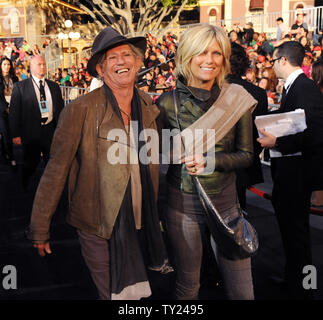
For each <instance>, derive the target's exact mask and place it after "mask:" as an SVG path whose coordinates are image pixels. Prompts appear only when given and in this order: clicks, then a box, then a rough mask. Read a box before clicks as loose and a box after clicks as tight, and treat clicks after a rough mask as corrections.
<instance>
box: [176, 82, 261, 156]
mask: <svg viewBox="0 0 323 320" xmlns="http://www.w3.org/2000/svg"><path fill="white" fill-rule="evenodd" d="M257 103H258V102H257V100H255V99H254V98H253V97H252V96H251V95H250V94H249V93H248V92H247V91H246V90H245V89H244V88H243V87H242V86H240V85H237V84H229V83H225V84H224V85H223V87H222V89H221V92H220V95H219V97H218V99H217V100H216V101H215V102H214V104H213V105H212V106H211V108H210V109H209V110H208V111H207V112H206V113H205V114H204V115H203V116H201V117H200V118H199V119H198V120H196V121H195V122H194V123H193V124H191V125H190V126H189V127H188V128H186V129H184V130H183V131H182V132H181V133H180V134H178V135H177V136H175V137H174V146H179V145H181V148H177V147H175V148H174V149H173V151H174V154H173V156H174V157H173V159H181V160H183V159H184V157H185V155H192V154H194V153H205V152H207V151H208V150H210V149H211V148H212V147H214V145H215V144H216V143H217V142H219V141H220V140H221V139H222V138H223V137H224V136H225V135H226V134H227V133H228V132H229V131H230V130H231V129H232V128H233V127H234V125H235V124H236V123H237V122H238V121H239V119H240V118H241V117H242V116H243V115H244V114H245V113H246V112H247V111H248V110H249V111H250V113H252V112H253V110H254V109H255V108H256V106H257ZM210 129H211V130H210ZM180 136H182V137H183V138H184V141H185V150H184V148H183V146H182V144H181V139H180ZM196 147H198V150H199V152H196ZM194 148H195V152H194ZM176 150H178V151H179V150H181V152H180V154H178V152H176ZM200 151H201V152H200Z"/></svg>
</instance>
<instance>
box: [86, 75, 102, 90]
mask: <svg viewBox="0 0 323 320" xmlns="http://www.w3.org/2000/svg"><path fill="white" fill-rule="evenodd" d="M102 86H103V81H102V80H100V79H98V78H93V79H92V81H91V84H90V91H89V92H91V91H93V90H94V89H96V88H100V87H102Z"/></svg>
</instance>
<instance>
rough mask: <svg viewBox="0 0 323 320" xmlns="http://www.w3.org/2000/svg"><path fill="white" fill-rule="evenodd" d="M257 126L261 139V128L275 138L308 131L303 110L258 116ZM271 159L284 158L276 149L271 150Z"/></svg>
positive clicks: (298, 153)
mask: <svg viewBox="0 0 323 320" xmlns="http://www.w3.org/2000/svg"><path fill="white" fill-rule="evenodd" d="M255 124H256V127H257V129H258V134H259V137H260V138H262V137H263V135H262V134H261V133H260V132H259V128H263V129H265V131H267V132H269V133H270V134H272V135H274V136H275V137H282V136H288V135H290V134H295V133H298V132H302V131H304V130H305V129H306V121H305V112H304V110H303V109H296V110H295V111H291V112H285V113H277V114H269V115H265V116H258V117H256V119H255ZM269 152H270V157H272V158H275V157H282V156H283V155H282V154H281V152H279V151H278V150H275V149H270V151H269ZM300 154H301V152H297V153H293V154H288V155H284V156H295V155H300Z"/></svg>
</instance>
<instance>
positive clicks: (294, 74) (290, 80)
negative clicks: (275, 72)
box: [284, 68, 304, 90]
mask: <svg viewBox="0 0 323 320" xmlns="http://www.w3.org/2000/svg"><path fill="white" fill-rule="evenodd" d="M302 73H304V72H303V70H302V69H301V68H299V69H297V70H295V71H293V72H292V73H291V74H290V75H289V76H288V77H287V79H286V81H285V84H284V87H285V89H286V90H288V88H289V87H290V86H291V85H292V83H293V82H294V81H295V80H296V78H297V77H298V76H299V75H300V74H302Z"/></svg>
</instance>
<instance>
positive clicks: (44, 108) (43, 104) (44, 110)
mask: <svg viewBox="0 0 323 320" xmlns="http://www.w3.org/2000/svg"><path fill="white" fill-rule="evenodd" d="M38 105H39V110H40V113H41V116H42V118H45V117H48V114H49V107H48V101H47V100H44V101H39V102H38Z"/></svg>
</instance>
